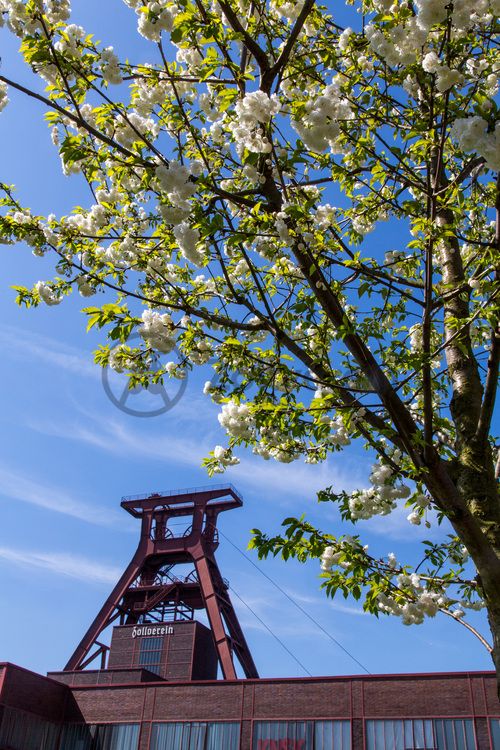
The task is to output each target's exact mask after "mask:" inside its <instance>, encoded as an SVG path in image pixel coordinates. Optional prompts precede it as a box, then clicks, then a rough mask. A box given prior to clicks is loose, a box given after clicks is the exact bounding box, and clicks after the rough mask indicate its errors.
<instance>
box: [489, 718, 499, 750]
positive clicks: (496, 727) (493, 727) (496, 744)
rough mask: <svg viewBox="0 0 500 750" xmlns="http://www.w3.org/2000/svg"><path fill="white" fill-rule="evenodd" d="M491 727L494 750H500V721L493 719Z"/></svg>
mask: <svg viewBox="0 0 500 750" xmlns="http://www.w3.org/2000/svg"><path fill="white" fill-rule="evenodd" d="M490 727H491V739H492V741H493V750H500V719H491V721H490Z"/></svg>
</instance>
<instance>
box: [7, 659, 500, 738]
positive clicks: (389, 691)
mask: <svg viewBox="0 0 500 750" xmlns="http://www.w3.org/2000/svg"><path fill="white" fill-rule="evenodd" d="M119 680H121V682H119ZM131 680H133V681H131ZM4 705H5V706H10V707H14V708H15V707H17V708H19V709H20V710H23V711H29V712H31V713H33V714H36V715H39V716H43V717H44V718H45V719H50V720H52V721H54V722H58V723H59V722H64V723H66V722H77V723H82V722H84V723H87V724H101V723H110V722H111V723H114V722H117V723H130V722H136V723H139V724H140V725H141V731H140V737H139V750H148V746H149V737H150V734H151V725H152V723H153V722H156V721H160V722H168V721H177V722H178V721H208V722H210V721H234V722H238V723H240V725H241V742H240V747H241V750H250V748H251V737H252V724H253V722H254V721H259V720H300V719H348V720H350V721H351V732H352V747H353V750H363V748H364V721H365V720H367V719H376V718H385V719H387V718H392V717H394V718H408V719H409V718H446V717H450V718H451V717H453V718H472V719H474V726H475V733H476V739H477V747H478V750H490V748H491V744H490V735H489V729H488V720H489V718H495V717H496V718H500V704H499V702H498V699H497V693H496V679H495V675H494V673H493V672H464V673H449V674H429V675H419V674H412V675H381V676H352V677H317V678H316V677H315V678H307V679H302V678H291V679H259V680H235V681H222V680H210V681H191V682H188V681H184V682H179V681H176V682H174V681H170V682H168V681H165V680H159V679H158V678H157V676H155V675H153V674H151V673H150V672H148V671H147V670H142V669H131V670H122V669H115V670H109V671H108V670H106V671H103V672H100V671H96V670H94V671H92V672H90V671H89V672H74V673H71V672H66V673H51V675H50V676H49V677H47V678H46V677H41V676H40V675H36V674H34V673H32V672H29V671H27V670H25V669H21V668H20V667H16V666H14V665H11V664H3V665H0V712H1V709H2V707H3V706H4ZM0 750H3V748H0Z"/></svg>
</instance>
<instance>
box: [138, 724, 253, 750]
mask: <svg viewBox="0 0 500 750" xmlns="http://www.w3.org/2000/svg"><path fill="white" fill-rule="evenodd" d="M239 746H240V725H239V723H236V722H202V721H193V722H175V723H174V722H172V723H168V724H153V726H152V731H151V743H150V745H149V750H180V749H181V748H182V750H238V748H239Z"/></svg>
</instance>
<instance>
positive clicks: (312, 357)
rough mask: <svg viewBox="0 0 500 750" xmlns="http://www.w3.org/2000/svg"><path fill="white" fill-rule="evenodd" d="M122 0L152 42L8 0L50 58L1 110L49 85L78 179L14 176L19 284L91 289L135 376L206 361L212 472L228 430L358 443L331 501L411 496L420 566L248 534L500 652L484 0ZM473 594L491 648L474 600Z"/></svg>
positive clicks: (322, 455)
mask: <svg viewBox="0 0 500 750" xmlns="http://www.w3.org/2000/svg"><path fill="white" fill-rule="evenodd" d="M125 2H126V4H127V5H128V6H129V7H130V17H131V30H133V27H134V25H135V21H134V20H133V19H134V11H135V14H136V21H137V30H138V33H139V34H140V35H142V37H145V39H146V40H149V42H150V49H151V55H150V57H149V59H148V60H147V61H146V62H141V63H131V62H128V61H120V60H119V58H118V56H117V55H116V53H115V51H114V50H113V48H112V47H110V46H104V45H101V44H98V43H97V42H95V40H94V38H93V36H92V35H90V34H88V33H87V31H86V30H84V29H83V28H82V27H80V26H78V25H75V24H73V23H71V22H70V7H69V0H27V1H26V2H25V1H23V0H0V19H2V23H4V24H6V26H7V27H8V29H9V30H10V31H11V32H12V33H13V34H15V35H17V36H18V37H19V39H20V42H21V53H22V55H23V56H24V59H25V61H26V62H27V64H28V65H29V66H31V69H32V70H33V71H34V72H35V73H36V74H38V76H39V77H40V78H41V79H43V81H44V82H45V84H46V85H45V89H43V87H41V88H40V89H33V90H31V89H29V88H27V87H26V86H24V85H22V84H21V83H19V82H18V81H14V80H9V79H8V78H7V77H6V76H3V75H0V109H2V108H3V107H4V106H5V105H6V104H7V102H8V95H9V89H17V90H18V91H21V92H24V94H26V96H28V97H32V98H33V99H35V100H38V103H39V104H41V105H43V108H44V109H45V117H46V119H47V121H48V124H49V127H50V129H51V134H52V140H53V143H54V146H55V148H56V149H57V150H58V152H59V155H60V158H61V162H62V169H63V172H64V173H65V174H66V175H71V174H73V173H78V174H79V175H80V176H81V177H83V179H84V180H85V181H86V183H87V184H88V188H89V200H88V204H87V205H86V206H85V207H77V208H75V209H74V210H73V211H72V213H70V214H69V215H67V216H60V217H57V216H55V215H50V216H46V217H44V216H40V215H38V214H37V213H36V206H35V207H33V209H30V208H27V207H26V206H24V205H23V204H22V201H21V200H20V198H19V197H18V194H17V193H16V192H15V190H14V188H13V187H11V186H8V185H3V186H2V189H3V196H2V206H3V209H2V215H1V217H0V227H1V233H2V236H3V239H4V241H8V242H15V241H24V242H25V243H27V244H28V245H30V246H31V248H32V250H33V253H34V254H35V255H40V256H43V255H50V256H52V257H53V258H54V261H55V271H56V273H57V276H55V278H53V279H50V280H46V281H39V282H38V283H37V284H36V285H35V286H34V287H33V288H32V289H27V288H23V287H17V291H18V301H19V303H20V304H23V305H26V306H32V305H38V304H46V305H58V304H61V303H63V301H64V298H65V297H66V296H67V295H69V294H70V293H71V292H76V293H79V294H80V295H81V296H82V297H84V298H89V301H88V302H87V303H86V304H87V305H88V306H86V307H85V308H84V311H85V313H86V315H87V316H88V325H89V327H92V326H98V327H99V328H102V329H103V331H105V332H106V333H107V337H108V339H109V340H110V342H111V343H113V342H114V343H115V344H116V342H119V346H118V348H116V347H114V348H113V349H111V348H110V345H109V344H108V345H103V346H102V347H101V348H100V349H99V350H98V351H97V352H96V361H97V362H98V363H99V364H100V365H103V366H108V365H109V366H111V367H113V368H115V369H116V370H119V371H125V372H127V373H128V374H129V379H130V385H131V387H133V386H135V385H136V384H142V385H146V386H147V385H148V384H151V383H152V382H155V381H157V380H158V379H162V378H167V377H173V378H183V377H185V375H186V372H187V371H188V370H189V369H191V368H193V367H195V366H202V365H205V366H209V365H210V364H211V366H212V367H213V370H214V371H215V373H214V377H212V379H211V380H209V381H208V382H207V383H206V385H205V393H206V394H207V396H208V397H210V398H211V399H212V400H213V401H215V402H216V403H218V404H220V414H219V421H220V424H221V425H222V426H223V427H224V429H225V430H226V432H227V436H228V441H227V444H226V445H225V446H216V447H215V449H214V451H213V452H212V454H211V455H210V456H209V457H207V458H206V459H205V464H206V466H207V468H208V470H209V471H210V472H211V473H213V472H219V471H223V470H224V468H225V467H226V466H229V465H232V464H234V463H237V462H238V456H237V454H238V450H239V447H240V446H251V447H252V448H253V451H254V452H255V453H257V454H258V455H260V456H261V457H262V459H263V460H264V459H271V460H276V461H282V462H290V461H294V460H298V459H302V460H304V459H305V460H306V461H308V462H310V463H316V462H320V461H324V460H325V459H326V458H327V457H329V456H330V455H331V454H335V455H336V454H337V453H338V452H340V451H342V450H343V449H344V448H345V447H346V446H348V445H349V444H350V443H352V442H360V443H363V444H364V445H365V446H366V447H367V448H368V449H369V454H368V455H371V456H372V457H373V460H374V461H375V463H374V465H373V469H372V473H371V476H370V486H369V487H368V488H365V489H363V488H361V489H359V490H358V491H356V492H353V493H347V492H341V493H340V494H339V493H336V492H334V490H333V489H332V488H325V489H324V491H322V492H320V493H319V500H321V501H324V502H328V503H335V504H337V505H338V507H339V508H340V511H341V513H342V516H343V517H344V518H345V519H347V520H349V521H353V522H356V521H357V520H359V519H368V518H371V517H372V516H375V515H388V514H390V513H391V512H392V511H393V510H394V509H395V508H396V507H397V506H398V505H401V504H403V505H406V506H407V508H408V521H409V526H408V528H409V529H412V528H414V527H415V526H418V525H421V524H424V525H429V524H430V523H431V522H432V523H435V522H437V523H439V522H440V521H441V520H443V519H446V523H449V524H451V528H452V533H451V534H449V535H445V534H443V538H442V540H441V541H440V542H439V543H434V542H433V543H431V542H424V545H423V548H422V557H421V559H420V561H418V563H415V562H414V563H413V564H410V562H407V561H398V560H397V559H396V558H395V556H394V555H393V554H391V553H389V554H387V555H386V556H385V557H380V558H377V557H373V556H371V555H370V554H369V553H368V550H367V548H366V547H365V546H363V542H362V540H361V538H360V536H359V535H346V534H344V535H340V536H336V535H334V534H332V533H331V529H328V528H327V529H324V530H319V529H317V528H315V527H313V526H312V525H311V524H310V523H308V522H307V520H305V519H304V518H300V519H286V521H285V522H284V531H283V533H282V534H280V535H278V536H275V537H269V536H266V534H265V533H263V532H260V531H257V530H256V531H255V532H254V538H253V542H252V544H253V546H254V547H256V548H257V550H258V551H259V554H260V555H267V554H281V555H282V556H283V557H285V558H288V557H290V556H295V557H298V558H299V559H300V560H305V559H308V558H318V559H319V558H321V564H322V568H323V574H322V575H323V585H324V587H325V589H326V592H327V593H328V594H330V595H333V594H335V593H336V592H339V591H340V592H341V593H343V594H344V595H346V596H347V595H352V596H354V597H355V598H357V599H361V600H362V602H363V606H364V608H365V609H366V610H367V611H369V612H372V613H374V614H376V615H382V614H391V615H395V616H399V617H401V618H402V620H403V622H405V623H406V624H412V623H420V622H422V620H423V619H424V617H426V616H430V617H432V616H434V615H435V614H436V613H438V612H444V613H445V614H447V615H449V616H451V617H454V618H455V619H456V620H457V622H459V623H462V624H463V625H465V627H468V628H469V629H470V630H472V631H473V632H475V633H476V635H477V636H478V637H479V638H480V639H481V640H482V642H483V643H484V645H485V646H486V647H487V648H488V649H489V650H490V651H491V652H492V657H493V661H494V663H495V666H496V669H497V673H500V502H499V494H498V487H497V478H496V474H498V471H496V470H495V463H496V456H497V451H498V449H497V445H496V442H495V437H494V436H493V435H492V429H493V428H492V421H493V417H494V409H495V403H496V391H497V382H498V366H499V353H500V334H499V329H498V313H499V294H500V284H499V274H500V255H499V242H500V219H499V213H500V191H499V184H500V183H499V181H498V179H499V178H498V171H499V170H500V124H499V115H498V106H497V99H496V95H497V90H498V84H497V78H498V72H499V70H500V53H499V46H498V38H499V37H498V31H499V24H498V21H497V20H496V16H497V14H498V12H499V10H500V2H499V0H474V2H471V1H470V0H405V1H403V2H399V3H394V4H391V0H347V4H346V5H345V7H337V6H334V5H333V4H332V7H330V6H328V7H321V6H320V5H318V4H316V3H315V2H314V0H297V1H296V2H288V1H287V0H176V2H173V1H171V0H157V1H155V0H125ZM348 24H350V25H348ZM34 106H39V105H36V104H35V103H34ZM134 332H139V334H140V337H141V340H142V343H141V345H139V346H135V345H132V343H131V342H129V339H130V336H131V334H133V333H134ZM134 341H135V338H134ZM174 347H177V348H178V349H179V350H180V352H181V355H182V356H181V360H180V361H178V360H176V359H175V357H174V356H173V351H174ZM333 460H334V459H333ZM483 606H485V607H486V608H487V613H488V618H489V624H490V628H491V635H492V646H490V645H489V644H488V639H486V638H484V637H483V636H481V635H480V634H479V633H477V632H476V631H475V630H474V628H473V627H472V626H471V625H469V624H468V621H467V617H466V609H467V608H472V609H479V608H481V607H483Z"/></svg>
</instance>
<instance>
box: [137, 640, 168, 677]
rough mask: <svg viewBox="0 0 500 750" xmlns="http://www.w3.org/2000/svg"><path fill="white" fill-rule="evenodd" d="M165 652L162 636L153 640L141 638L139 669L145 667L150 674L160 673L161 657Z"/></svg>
mask: <svg viewBox="0 0 500 750" xmlns="http://www.w3.org/2000/svg"><path fill="white" fill-rule="evenodd" d="M162 651H163V638H162V636H160V637H159V638H158V637H153V638H141V641H140V645H139V662H138V666H139V667H145V668H146V669H149V671H150V672H159V671H160V665H161V655H162Z"/></svg>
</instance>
